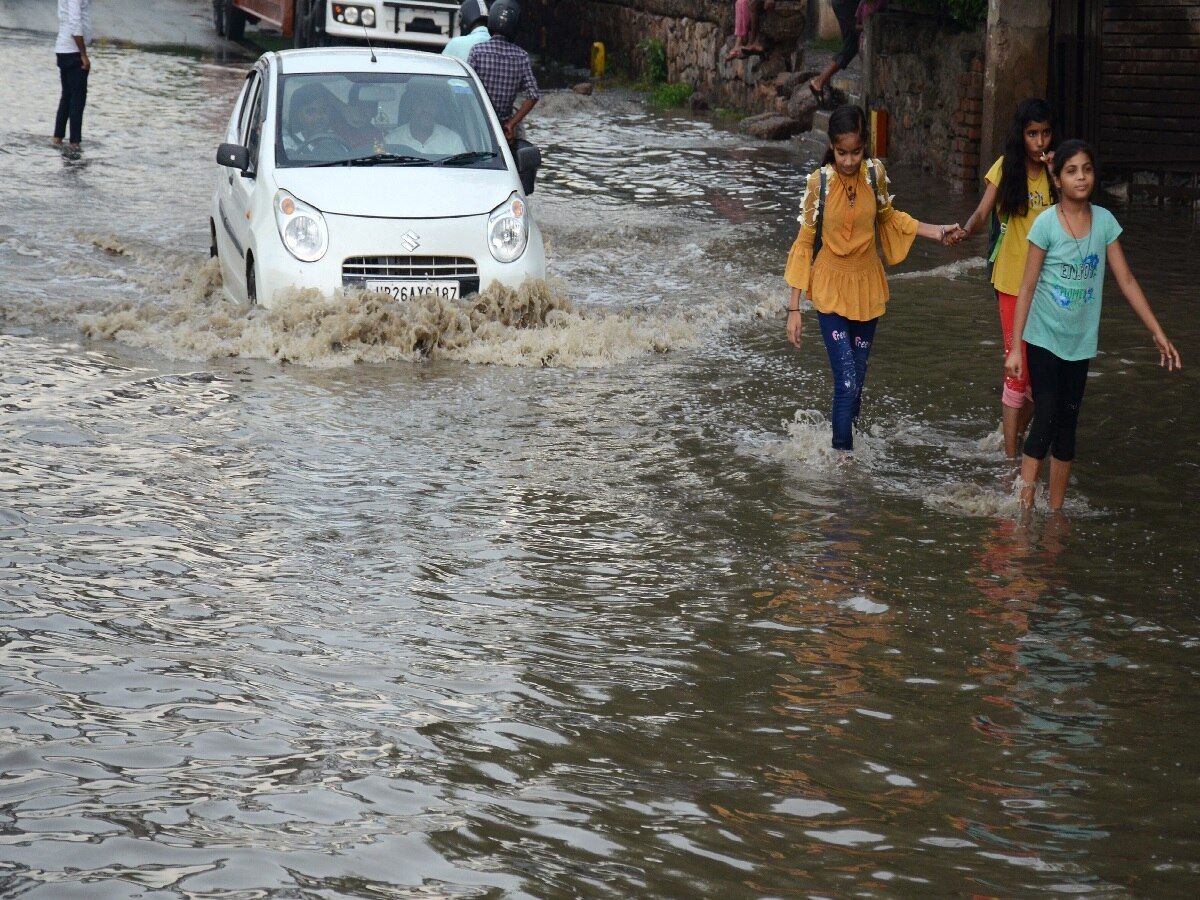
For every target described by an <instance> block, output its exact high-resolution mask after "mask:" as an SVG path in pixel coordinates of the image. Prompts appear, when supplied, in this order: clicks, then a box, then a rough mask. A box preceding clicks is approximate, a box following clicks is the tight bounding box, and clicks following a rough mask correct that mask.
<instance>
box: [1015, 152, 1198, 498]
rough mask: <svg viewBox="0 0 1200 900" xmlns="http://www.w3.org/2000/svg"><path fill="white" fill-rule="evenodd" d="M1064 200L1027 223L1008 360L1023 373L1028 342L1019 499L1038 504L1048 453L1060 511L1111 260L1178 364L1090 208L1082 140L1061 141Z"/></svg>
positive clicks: (1102, 214) (1101, 214)
mask: <svg viewBox="0 0 1200 900" xmlns="http://www.w3.org/2000/svg"><path fill="white" fill-rule="evenodd" d="M1051 171H1052V174H1053V175H1054V182H1055V184H1056V185H1057V186H1058V192H1059V202H1058V204H1057V205H1055V206H1052V207H1050V208H1049V209H1048V210H1046V211H1045V212H1044V213H1042V214H1041V215H1040V216H1038V217H1037V219H1036V221H1034V223H1033V227H1032V228H1031V229H1030V230H1029V252H1028V258H1027V259H1026V262H1025V277H1024V278H1023V279H1022V280H1021V292H1020V294H1018V295H1017V306H1016V310H1015V312H1014V314H1013V343H1012V348H1011V349H1010V350H1009V352H1008V357H1007V358H1006V359H1005V362H1004V369H1005V371H1006V372H1007V373H1008V374H1009V375H1012V376H1014V377H1016V376H1020V375H1022V374H1023V373H1024V369H1025V365H1026V363H1025V362H1023V361H1022V358H1021V344H1022V340H1024V343H1025V351H1026V352H1025V358H1026V360H1027V361H1028V373H1029V383H1030V387H1031V388H1032V389H1033V409H1034V413H1033V422H1032V424H1031V425H1030V427H1029V434H1028V436H1027V437H1026V438H1025V448H1024V455H1023V457H1022V459H1021V505H1022V506H1023V507H1026V508H1028V507H1031V506H1033V498H1034V492H1035V488H1036V486H1037V480H1038V475H1039V474H1040V470H1041V467H1042V460H1043V459H1045V458H1046V453H1047V451H1049V453H1050V493H1049V504H1050V508H1051V509H1055V510H1057V509H1061V508H1062V505H1063V499H1064V498H1065V497H1066V493H1067V481H1068V480H1069V478H1070V475H1071V463H1072V461H1073V460H1074V459H1075V426H1076V423H1077V422H1078V420H1079V406H1080V404H1081V403H1082V402H1083V391H1084V387H1085V386H1086V384H1087V373H1088V363H1089V361H1090V360H1091V358H1092V357H1093V356H1095V355H1096V340H1097V336H1098V334H1099V331H1100V303H1101V300H1102V294H1103V290H1104V264H1105V261H1106V260H1107V262H1108V265H1109V266H1111V267H1112V271H1113V276H1114V278H1115V279H1116V282H1117V285H1118V286H1119V287H1120V288H1121V293H1122V294H1124V295H1125V299H1126V301H1128V303H1129V305H1130V306H1131V307H1133V311H1134V312H1135V313H1137V315H1138V318H1140V319H1141V320H1142V323H1143V324H1144V325H1145V326H1146V328H1148V329H1149V331H1150V336H1151V337H1152V338H1153V339H1154V344H1155V346H1156V347H1158V354H1159V365H1160V366H1166V367H1167V370H1168V371H1173V370H1175V369H1178V368H1179V366H1180V362H1179V351H1177V350H1176V349H1175V347H1174V345H1173V344H1172V343H1171V342H1170V341H1169V340H1167V336H1166V334H1164V333H1163V330H1162V326H1160V325H1159V324H1158V319H1156V318H1155V317H1154V313H1153V312H1152V311H1151V309H1150V303H1149V302H1148V301H1147V300H1146V295H1145V294H1143V293H1142V289H1141V287H1140V286H1139V285H1138V283H1137V280H1136V279H1135V278H1134V277H1133V272H1131V271H1130V270H1129V264H1128V263H1127V262H1126V261H1125V254H1124V253H1123V252H1122V250H1121V243H1120V241H1119V240H1118V236H1119V235H1120V234H1121V226H1120V225H1118V224H1117V220H1116V219H1115V218H1113V215H1112V213H1110V212H1109V211H1108V210H1106V209H1104V208H1103V207H1099V206H1092V203H1091V197H1092V191H1093V189H1094V188H1095V186H1096V154H1095V153H1094V152H1093V150H1092V148H1091V147H1090V146H1088V145H1087V144H1086V143H1084V142H1083V141H1067V142H1066V143H1064V144H1063V145H1062V146H1061V147H1059V148H1058V152H1057V153H1056V154H1055V156H1054V162H1053V166H1052V169H1051Z"/></svg>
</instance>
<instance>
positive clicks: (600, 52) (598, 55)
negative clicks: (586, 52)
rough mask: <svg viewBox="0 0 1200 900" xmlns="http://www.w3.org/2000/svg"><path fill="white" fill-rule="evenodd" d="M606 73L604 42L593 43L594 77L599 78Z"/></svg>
mask: <svg viewBox="0 0 1200 900" xmlns="http://www.w3.org/2000/svg"><path fill="white" fill-rule="evenodd" d="M603 74H604V42H603V41H596V42H595V43H594V44H592V77H593V78H599V77H601V76H602V75H603Z"/></svg>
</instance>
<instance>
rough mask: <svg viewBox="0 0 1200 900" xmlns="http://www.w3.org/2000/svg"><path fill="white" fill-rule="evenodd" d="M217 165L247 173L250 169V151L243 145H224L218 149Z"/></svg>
mask: <svg viewBox="0 0 1200 900" xmlns="http://www.w3.org/2000/svg"><path fill="white" fill-rule="evenodd" d="M217 164H218V165H222V166H228V167H229V168H231V169H237V170H238V171H239V172H245V171H247V170H248V169H249V168H250V150H249V149H248V148H246V147H243V146H242V145H241V144H222V145H221V146H220V147H218V148H217Z"/></svg>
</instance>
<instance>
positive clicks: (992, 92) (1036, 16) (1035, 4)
mask: <svg viewBox="0 0 1200 900" xmlns="http://www.w3.org/2000/svg"><path fill="white" fill-rule="evenodd" d="M1050 16H1051V4H1050V2H1049V0H989V3H988V27H987V70H986V73H985V76H984V90H983V95H984V101H983V133H982V136H981V139H980V152H981V154H982V155H983V158H984V159H986V160H988V163H989V164H990V163H991V161H992V160H994V159H995V158H996V157H997V156H999V155H1000V154H1001V153H1003V152H1004V136H1005V133H1006V132H1007V131H1008V123H1009V121H1010V120H1011V119H1012V116H1013V112H1014V111H1015V110H1016V108H1017V104H1018V103H1020V102H1021V101H1022V100H1024V99H1025V98H1026V97H1045V96H1046V86H1047V84H1048V83H1049V72H1048V60H1049V58H1050Z"/></svg>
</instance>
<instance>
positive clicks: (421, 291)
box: [367, 281, 458, 300]
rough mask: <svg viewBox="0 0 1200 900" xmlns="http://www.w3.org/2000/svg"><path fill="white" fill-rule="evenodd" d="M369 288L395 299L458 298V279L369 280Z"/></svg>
mask: <svg viewBox="0 0 1200 900" xmlns="http://www.w3.org/2000/svg"><path fill="white" fill-rule="evenodd" d="M367 290H368V291H379V293H381V294H390V295H391V297H392V299H393V300H416V299H417V298H418V297H437V298H439V299H441V300H457V299H458V282H457V281H368V282H367Z"/></svg>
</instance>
